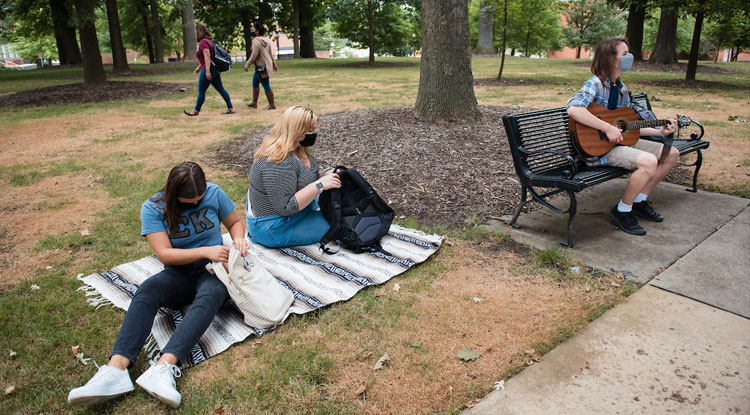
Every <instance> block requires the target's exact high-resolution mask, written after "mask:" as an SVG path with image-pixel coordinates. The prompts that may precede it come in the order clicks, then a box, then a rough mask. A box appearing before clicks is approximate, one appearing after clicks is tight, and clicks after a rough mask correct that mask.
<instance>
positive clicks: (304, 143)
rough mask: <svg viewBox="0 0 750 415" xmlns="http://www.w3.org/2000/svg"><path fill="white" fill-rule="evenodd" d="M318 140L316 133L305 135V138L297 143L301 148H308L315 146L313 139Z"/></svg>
mask: <svg viewBox="0 0 750 415" xmlns="http://www.w3.org/2000/svg"><path fill="white" fill-rule="evenodd" d="M316 138H318V133H307V134H305V138H304V139H303V140H302V141H300V142H299V145H301V146H302V147H310V146H311V145H313V144H315V139H316Z"/></svg>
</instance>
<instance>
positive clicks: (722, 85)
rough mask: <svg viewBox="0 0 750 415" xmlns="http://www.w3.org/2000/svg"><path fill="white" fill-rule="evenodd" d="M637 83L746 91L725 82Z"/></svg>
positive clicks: (669, 81)
mask: <svg viewBox="0 0 750 415" xmlns="http://www.w3.org/2000/svg"><path fill="white" fill-rule="evenodd" d="M638 83H640V84H646V85H653V86H663V87H677V88H689V89H720V88H722V89H723V88H730V89H736V88H742V89H747V87H745V88H743V87H742V86H738V85H733V84H728V83H726V82H718V81H703V80H700V79H694V80H692V81H687V80H685V79H653V80H649V81H638Z"/></svg>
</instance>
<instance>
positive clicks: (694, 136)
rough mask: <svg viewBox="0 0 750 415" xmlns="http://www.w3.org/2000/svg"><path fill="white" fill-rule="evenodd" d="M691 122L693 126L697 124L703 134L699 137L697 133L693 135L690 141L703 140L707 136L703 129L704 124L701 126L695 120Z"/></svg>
mask: <svg viewBox="0 0 750 415" xmlns="http://www.w3.org/2000/svg"><path fill="white" fill-rule="evenodd" d="M690 122H691V123H693V124H695V125H697V126H698V128H700V129H701V134H700V135H698V134H696V133H692V134H690V139H691V140H700V139H702V138H703V135H704V134H706V130H705V129H704V128H703V124H701V123H699V122H698V121H695V120H693V119H691V120H690Z"/></svg>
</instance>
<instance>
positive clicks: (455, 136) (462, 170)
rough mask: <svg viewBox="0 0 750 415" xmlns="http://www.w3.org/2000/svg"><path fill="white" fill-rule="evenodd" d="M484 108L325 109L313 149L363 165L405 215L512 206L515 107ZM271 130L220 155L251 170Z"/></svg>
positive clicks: (429, 217) (441, 218)
mask: <svg viewBox="0 0 750 415" xmlns="http://www.w3.org/2000/svg"><path fill="white" fill-rule="evenodd" d="M480 109H481V112H482V118H481V119H480V120H478V121H476V122H473V123H465V124H458V123H448V122H425V121H421V120H418V119H416V118H415V117H414V116H413V115H412V108H411V107H400V108H378V109H369V110H362V111H349V112H339V113H333V114H325V115H323V116H321V121H320V126H319V127H318V133H319V137H320V138H319V141H318V143H319V144H318V145H316V147H315V150H314V153H315V155H316V157H317V158H318V160H319V161H320V162H321V164H322V165H324V166H337V165H343V166H346V167H352V168H356V169H357V170H358V171H360V172H361V173H362V174H363V176H364V177H365V178H366V179H367V180H368V181H369V182H370V183H372V185H373V186H374V187H375V188H376V189H377V190H378V194H379V195H381V197H383V199H384V200H386V202H388V204H390V205H391V206H392V207H393V208H394V209H395V210H396V212H397V214H398V215H406V216H415V217H418V218H420V219H421V220H423V221H425V222H426V223H433V224H443V225H459V224H461V223H462V222H463V221H464V218H466V217H467V215H470V214H471V213H480V214H483V215H501V214H505V213H510V211H511V209H512V206H513V205H514V204H515V203H517V198H518V196H516V193H517V192H518V191H519V186H518V181H517V179H516V173H515V170H514V169H513V162H512V160H511V156H510V152H509V151H508V149H507V138H506V136H505V130H504V129H503V126H502V123H501V122H498V120H500V119H501V118H502V116H503V115H505V114H508V113H510V112H513V111H514V110H512V109H511V108H506V107H480ZM269 130H270V127H266V128H261V129H254V130H251V131H249V132H247V133H246V134H245V135H244V136H243V137H241V138H240V139H238V140H236V141H234V142H230V143H227V144H225V145H223V146H222V147H220V148H218V149H217V154H218V158H219V160H220V162H222V163H224V164H226V165H228V166H229V167H230V168H231V169H233V170H235V171H236V172H237V173H238V174H239V175H242V176H247V173H248V171H249V169H250V164H251V162H252V154H253V152H254V150H255V149H256V148H257V147H258V145H259V144H260V142H261V141H262V139H263V137H265V135H266V134H267V133H268V131H269Z"/></svg>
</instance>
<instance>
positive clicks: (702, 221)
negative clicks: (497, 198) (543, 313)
mask: <svg viewBox="0 0 750 415" xmlns="http://www.w3.org/2000/svg"><path fill="white" fill-rule="evenodd" d="M613 182H615V183H613V184H611V185H609V186H607V185H606V184H605V185H602V186H604V187H603V188H602V189H600V190H599V192H596V188H594V189H591V190H592V191H591V192H588V193H587V192H584V193H585V195H584V198H585V200H584V201H583V202H581V204H580V205H579V206H580V207H581V208H582V209H581V210H582V212H579V216H578V217H577V218H576V222H575V223H576V225H575V232H576V233H575V234H574V235H575V236H576V248H575V249H572V250H569V251H567V252H568V253H569V254H570V255H571V256H572V257H574V258H577V259H579V260H581V261H582V262H584V263H586V264H588V265H592V266H595V267H598V268H602V269H608V270H616V271H621V272H627V275H628V277H629V278H630V279H632V280H634V281H637V282H643V283H645V282H647V281H649V280H650V279H651V278H653V277H654V276H656V278H655V279H654V281H653V282H654V283H655V284H659V285H660V286H664V287H665V288H667V289H668V290H669V291H665V290H663V289H661V288H657V287H656V286H654V285H651V284H648V285H645V286H644V287H643V288H641V289H640V290H639V291H638V292H636V293H635V294H633V295H631V296H630V297H629V298H628V299H627V300H626V301H625V302H623V303H622V304H619V305H617V306H616V307H614V308H613V309H612V310H609V311H608V312H607V313H605V314H604V315H603V316H602V317H600V318H599V319H597V320H596V321H594V322H592V323H591V324H590V325H589V326H588V327H586V328H585V329H584V330H582V331H581V332H580V333H578V334H577V335H575V336H574V337H573V338H571V339H570V340H568V341H566V342H565V343H563V344H562V345H560V346H558V347H557V348H555V349H554V350H552V351H551V352H549V353H548V354H546V355H545V356H544V357H543V359H542V361H541V362H539V363H536V364H534V365H533V366H530V367H528V368H526V369H525V370H524V371H523V372H521V373H520V374H518V375H516V376H515V377H513V378H512V379H510V380H508V381H507V382H506V383H505V389H504V390H500V391H495V392H492V393H490V394H489V395H488V396H487V397H485V398H484V399H483V400H482V401H481V402H480V403H479V404H477V405H476V406H475V407H474V408H472V409H470V410H467V411H465V412H464V413H465V414H467V415H477V414H545V415H547V414H663V413H680V414H683V413H684V414H713V413H733V414H734V413H738V414H750V320H748V319H747V318H744V317H742V315H747V314H746V313H747V310H750V294H749V293H750V207H748V205H750V201H749V200H747V199H742V198H737V197H732V196H727V195H718V194H713V193H706V192H699V193H697V194H692V193H687V192H684V190H682V187H679V186H675V185H669V184H661V185H659V187H658V188H657V190H658V191H657V192H655V194H654V195H652V199H653V200H654V205H655V208H656V209H657V211H659V212H661V213H662V214H664V215H665V217H666V220H665V222H664V223H662V224H653V223H648V222H646V223H644V226H645V227H646V228H647V230H648V234H647V235H646V236H643V237H636V236H632V235H627V234H625V233H623V232H620V231H618V230H615V229H614V227H613V225H610V224H609V223H608V218H607V216H606V212H607V211H608V210H609V208H611V205H612V204H613V202H612V201H616V200H617V199H618V198H619V194H618V192H619V193H621V190H622V189H621V188H620V187H622V186H623V185H624V181H613ZM618 182H620V183H618ZM597 187H601V186H597ZM582 213H583V214H582ZM565 220H566V218H564V217H563V216H562V215H548V214H545V213H542V212H533V213H532V214H531V215H527V217H526V218H524V215H523V214H522V216H521V219H519V223H520V224H521V225H522V226H525V228H523V229H520V230H510V229H509V228H507V227H505V228H504V231H505V232H509V231H510V234H511V236H512V237H513V238H514V239H516V240H519V241H523V242H526V243H529V244H531V245H532V246H536V247H537V248H548V247H551V246H555V245H556V244H557V241H558V240H559V239H561V238H562V237H563V235H564V228H565ZM496 226H497V225H496ZM553 229H554V230H553ZM558 229H559V230H558ZM535 232H536V233H535ZM688 297H692V298H688ZM714 305H716V306H718V307H721V308H723V309H727V310H731V311H732V312H728V311H724V310H722V309H720V308H717V307H715V306H714Z"/></svg>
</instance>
